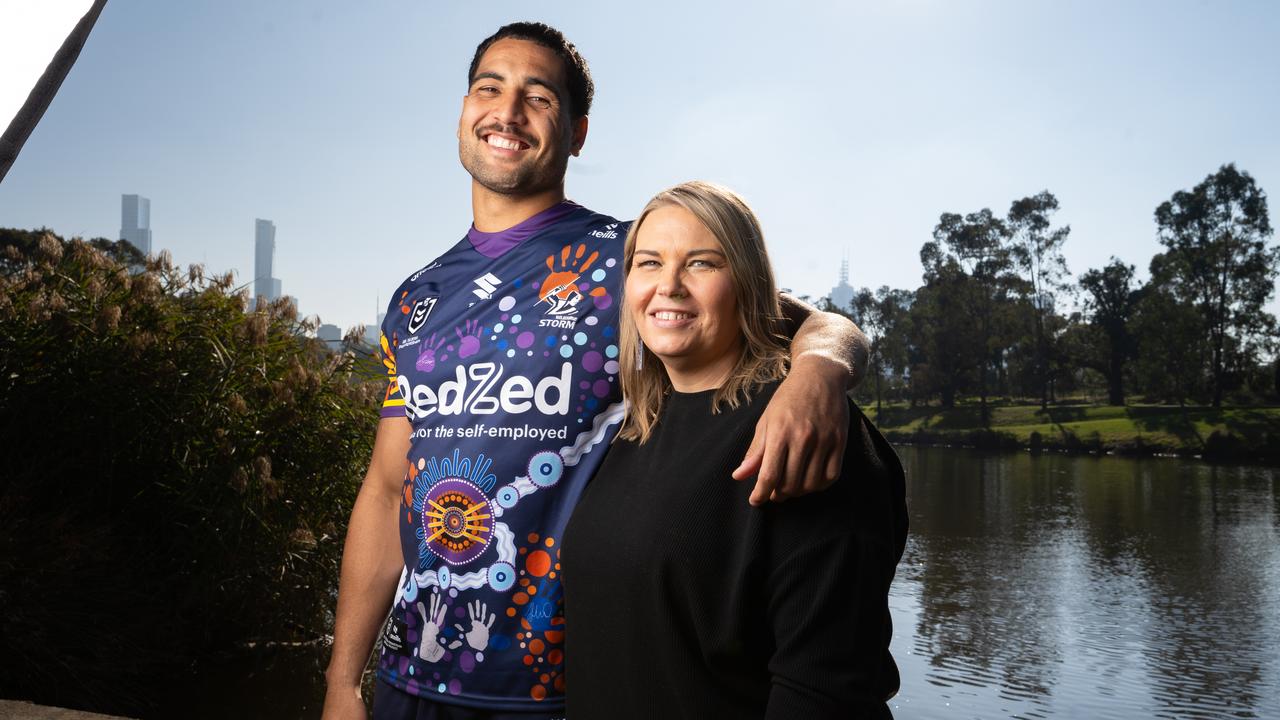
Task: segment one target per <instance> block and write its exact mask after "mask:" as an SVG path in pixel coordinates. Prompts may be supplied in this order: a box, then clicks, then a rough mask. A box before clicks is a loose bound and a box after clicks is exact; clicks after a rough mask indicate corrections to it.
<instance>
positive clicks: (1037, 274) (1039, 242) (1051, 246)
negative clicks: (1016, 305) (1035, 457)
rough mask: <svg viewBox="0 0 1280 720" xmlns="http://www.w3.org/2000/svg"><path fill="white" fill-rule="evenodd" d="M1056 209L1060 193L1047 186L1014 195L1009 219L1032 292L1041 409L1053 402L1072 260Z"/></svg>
mask: <svg viewBox="0 0 1280 720" xmlns="http://www.w3.org/2000/svg"><path fill="white" fill-rule="evenodd" d="M1057 210H1058V198H1056V197H1054V195H1053V193H1051V192H1049V191H1048V190H1044V191H1041V192H1040V193H1038V194H1036V195H1031V196H1028V197H1024V198H1022V199H1020V200H1014V201H1013V203H1012V204H1011V205H1010V206H1009V214H1008V216H1007V219H1006V224H1007V227H1008V229H1009V234H1010V239H1011V242H1010V246H1009V250H1010V253H1011V254H1012V256H1013V259H1014V262H1015V263H1016V265H1017V267H1018V268H1019V269H1020V270H1022V273H1023V275H1022V277H1023V279H1024V280H1025V281H1026V283H1027V284H1028V286H1029V287H1028V290H1029V292H1030V296H1031V297H1030V302H1029V303H1027V304H1026V305H1025V307H1027V308H1028V309H1029V311H1030V314H1031V331H1032V342H1031V358H1032V375H1033V377H1034V378H1035V384H1036V386H1037V388H1036V389H1037V391H1038V394H1039V395H1040V407H1041V408H1042V409H1043V408H1046V407H1048V405H1049V400H1050V395H1051V387H1052V379H1053V374H1052V354H1053V350H1052V348H1051V347H1050V346H1051V344H1052V341H1053V329H1054V328H1053V326H1054V325H1055V323H1054V322H1053V321H1052V318H1053V316H1054V315H1056V313H1057V298H1058V296H1059V295H1060V294H1061V293H1062V292H1063V291H1064V290H1065V289H1066V284H1065V282H1064V279H1065V278H1066V277H1067V261H1066V259H1065V258H1064V257H1063V256H1062V246H1063V244H1064V243H1065V242H1066V240H1067V236H1068V235H1070V234H1071V227H1070V226H1069V225H1064V226H1062V227H1057V228H1054V227H1052V226H1051V225H1052V220H1051V216H1052V215H1053V214H1054V213H1055V212H1057ZM1058 324H1060V323H1058Z"/></svg>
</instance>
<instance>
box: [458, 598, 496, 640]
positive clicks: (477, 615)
mask: <svg viewBox="0 0 1280 720" xmlns="http://www.w3.org/2000/svg"><path fill="white" fill-rule="evenodd" d="M467 614H469V615H470V616H471V629H470V630H465V629H463V627H462V626H461V625H459V624H457V623H454V625H453V626H454V627H456V628H458V636H459V638H463V637H465V638H466V640H467V644H468V645H470V646H471V649H472V650H475V651H476V652H481V651H483V650H484V649H485V648H487V647H489V628H491V627H493V623H494V621H495V620H497V619H498V616H497V615H490V614H489V608H488V607H487V606H486V605H485V604H484V603H482V602H480V601H479V600H476V601H475V602H473V603H469V604H468V605H467ZM486 615H488V619H487V620H486V619H485V616H486ZM460 647H462V640H461V639H459V640H454V641H453V642H452V643H451V644H450V645H449V649H450V650H453V649H456V648H460Z"/></svg>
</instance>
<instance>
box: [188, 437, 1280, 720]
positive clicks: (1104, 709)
mask: <svg viewBox="0 0 1280 720" xmlns="http://www.w3.org/2000/svg"><path fill="white" fill-rule="evenodd" d="M900 453H901V455H902V460H903V463H904V465H905V466H906V468H907V478H908V479H907V501H908V504H909V509H910V514H911V536H910V539H909V541H908V544H907V550H906V554H905V556H904V557H903V560H902V563H901V565H900V566H899V570H898V577H897V580H896V581H895V582H894V586H893V590H892V593H891V597H890V606H891V609H892V613H893V620H894V628H895V630H894V638H893V644H892V651H893V654H894V657H895V658H896V659H897V661H898V665H899V667H900V669H901V671H902V690H901V692H900V693H899V694H898V696H897V697H895V698H894V699H893V700H892V701H890V706H891V707H892V708H893V711H894V714H895V717H897V718H898V720H910V719H912V718H940V719H957V720H960V719H967V718H1010V717H1019V718H1126V719H1127V718H1139V717H1141V718H1148V717H1169V718H1250V717H1256V718H1280V470H1277V469H1275V468H1260V467H1241V466H1223V465H1211V464H1207V463H1202V462H1198V461H1191V460H1180V459H1172V458H1169V459H1165V458H1153V459H1131V458H1115V457H1092V456H1068V455H1058V454H1044V455H1031V454H1027V453H1021V454H984V453H979V452H976V451H968V450H959V449H940V448H913V447H904V448H900ZM323 654H324V653H323V652H322V653H320V656H318V655H317V653H316V652H315V651H313V650H312V651H307V650H303V651H296V650H293V651H290V650H277V651H275V652H274V653H272V654H270V655H265V656H260V657H258V658H256V659H254V660H252V661H246V662H243V663H237V664H236V665H234V666H227V667H226V668H224V669H223V670H222V671H216V672H213V673H202V675H203V678H202V684H203V685H204V686H205V687H206V688H207V687H210V686H211V685H210V683H212V687H219V688H222V690H223V692H218V693H215V694H213V695H212V696H202V697H201V700H200V702H199V703H196V707H192V706H191V704H190V702H189V700H188V701H187V702H186V703H184V705H185V708H184V710H183V711H182V712H181V713H180V714H181V715H182V716H184V717H192V718H196V717H210V718H221V717H272V718H276V717H284V718H287V717H300V718H313V717H318V716H319V705H320V702H321V699H322V697H323V685H322V684H321V682H320V677H319V672H320V671H321V670H322V668H323V663H324V658H323V657H322V655H323ZM570 672H572V671H570ZM570 677H572V676H571V675H570ZM183 695H185V693H183ZM187 697H189V696H187ZM165 714H166V715H167V714H168V713H165Z"/></svg>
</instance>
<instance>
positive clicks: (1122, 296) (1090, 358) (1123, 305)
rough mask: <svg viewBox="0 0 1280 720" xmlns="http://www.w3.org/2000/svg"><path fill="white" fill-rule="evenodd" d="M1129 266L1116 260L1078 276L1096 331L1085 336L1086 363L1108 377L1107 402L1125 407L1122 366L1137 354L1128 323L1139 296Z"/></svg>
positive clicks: (1131, 268)
mask: <svg viewBox="0 0 1280 720" xmlns="http://www.w3.org/2000/svg"><path fill="white" fill-rule="evenodd" d="M1133 270H1134V267H1133V266H1132V265H1125V264H1124V263H1123V262H1121V261H1120V260H1118V259H1116V258H1115V257H1112V258H1111V262H1110V263H1108V264H1107V265H1106V266H1105V267H1103V268H1102V269H1101V270H1089V271H1088V272H1086V273H1085V274H1084V275H1082V276H1080V286H1081V287H1082V288H1083V289H1084V291H1085V298H1084V307H1085V311H1086V312H1088V313H1089V322H1090V324H1091V325H1092V326H1093V328H1094V329H1095V332H1092V333H1088V335H1087V337H1088V340H1089V341H1091V342H1089V341H1086V342H1084V343H1082V349H1084V350H1086V352H1087V354H1083V353H1082V354H1080V355H1077V357H1082V358H1084V359H1085V362H1086V363H1088V364H1089V365H1090V366H1091V367H1093V368H1094V369H1096V370H1098V371H1099V372H1101V373H1102V374H1103V375H1105V376H1106V378H1107V402H1108V403H1110V404H1112V405H1123V404H1124V371H1125V365H1126V364H1127V363H1128V362H1129V360H1131V359H1132V358H1133V356H1134V354H1135V353H1136V352H1137V342H1136V340H1135V338H1134V336H1133V332H1132V329H1131V328H1130V324H1131V323H1132V321H1133V317H1134V313H1135V311H1136V309H1137V305H1138V300H1139V298H1140V297H1141V293H1139V291H1138V290H1137V289H1135V288H1134V286H1133Z"/></svg>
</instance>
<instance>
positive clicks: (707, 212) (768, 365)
mask: <svg viewBox="0 0 1280 720" xmlns="http://www.w3.org/2000/svg"><path fill="white" fill-rule="evenodd" d="M668 206H676V207H681V208H684V209H685V210H688V211H689V212H691V213H693V215H694V217H696V218H698V220H699V221H700V222H701V223H702V225H703V226H704V227H706V229H707V230H708V231H710V232H711V234H712V235H714V236H715V238H716V240H719V241H720V247H721V248H722V249H723V250H724V254H725V258H726V261H727V263H728V267H729V277H730V278H731V279H732V281H733V290H734V297H735V299H736V300H737V304H738V328H739V329H740V330H741V331H742V338H743V342H742V345H741V347H742V355H741V356H740V357H739V358H738V362H737V364H736V365H735V366H734V368H733V371H732V372H731V373H730V374H729V377H728V379H726V380H725V382H724V384H723V385H721V386H720V388H719V389H718V390H717V391H716V394H715V396H714V398H713V399H712V405H711V407H712V412H718V411H719V409H720V406H721V404H724V403H727V404H728V405H729V407H730V408H736V407H738V403H740V402H742V401H743V400H749V399H750V398H751V393H752V392H753V391H754V390H755V389H756V388H757V387H758V386H759V385H760V384H761V383H765V382H769V381H770V380H776V379H778V378H781V377H784V376H785V375H786V374H787V362H788V355H787V347H786V341H785V340H784V339H783V338H782V337H780V336H779V335H778V334H777V331H776V329H777V327H778V324H779V322H780V320H781V318H782V307H781V305H780V304H779V302H778V289H777V285H776V284H775V283H774V280H773V267H772V265H770V263H769V253H768V252H767V251H766V250H765V246H764V233H763V232H762V231H761V230H760V222H759V220H757V219H756V215H755V213H753V212H751V208H750V207H749V206H748V205H747V203H746V201H745V200H743V199H742V197H741V196H739V195H738V194H737V193H735V192H734V191H732V190H730V189H729V188H727V187H724V186H722V185H717V184H715V183H709V182H704V181H701V180H692V181H690V182H686V183H681V184H679V185H676V186H675V187H672V188H668V189H666V190H663V191H662V192H660V193H658V194H657V195H654V196H653V199H652V200H650V201H649V204H648V205H645V206H644V210H642V211H640V216H639V217H638V218H636V220H635V222H633V223H632V224H631V229H630V231H628V232H627V241H626V247H625V250H624V251H623V275H624V277H625V276H626V275H629V274H630V273H631V261H632V258H633V257H634V256H635V252H636V233H637V232H639V230H640V226H641V225H643V224H644V221H645V219H646V218H648V216H649V214H650V213H652V212H653V211H654V210H657V209H658V208H661V207H668ZM619 315H620V316H621V317H620V319H619V326H620V330H621V337H620V338H618V355H619V357H618V364H619V365H620V366H621V367H620V372H619V377H620V378H621V381H622V395H623V397H624V398H626V400H627V414H626V417H625V418H624V419H623V421H622V429H621V430H620V431H619V433H618V437H621V438H622V439H624V440H635V441H637V442H640V443H644V442H645V441H646V440H648V439H649V436H650V434H652V432H653V427H654V425H655V424H656V423H657V422H658V417H659V416H660V415H661V414H662V404H663V401H664V400H665V398H666V396H667V393H668V392H669V391H670V390H671V379H670V378H669V377H668V376H667V370H666V368H665V367H663V365H662V362H661V361H660V360H659V359H658V357H657V356H656V355H654V354H653V353H652V352H650V351H649V349H648V348H646V347H645V346H644V344H643V343H642V342H641V340H640V331H639V330H638V329H637V328H636V323H635V320H634V319H633V318H632V317H631V312H630V311H629V309H628V308H627V304H626V298H625V297H624V298H623V301H622V310H621V312H620V313H619ZM641 358H643V360H642V359H641Z"/></svg>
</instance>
